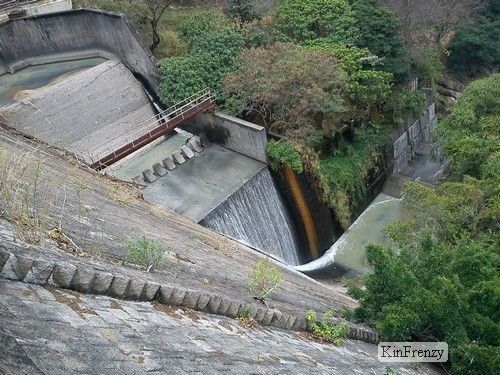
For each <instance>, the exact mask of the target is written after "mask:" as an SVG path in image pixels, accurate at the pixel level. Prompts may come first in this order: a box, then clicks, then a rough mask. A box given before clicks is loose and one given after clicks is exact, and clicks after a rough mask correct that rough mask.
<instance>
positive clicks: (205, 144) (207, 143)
mask: <svg viewBox="0 0 500 375" xmlns="http://www.w3.org/2000/svg"><path fill="white" fill-rule="evenodd" d="M200 143H201V145H202V147H210V146H212V142H211V141H210V139H208V137H207V136H206V135H202V136H201V137H200Z"/></svg>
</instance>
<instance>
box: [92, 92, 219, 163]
mask: <svg viewBox="0 0 500 375" xmlns="http://www.w3.org/2000/svg"><path fill="white" fill-rule="evenodd" d="M214 102H215V94H214V92H213V91H212V90H209V89H205V90H202V91H199V92H197V93H196V94H193V95H191V96H190V97H188V98H186V99H184V100H182V101H180V102H178V103H176V104H174V105H173V106H171V107H169V108H167V109H165V110H164V111H162V112H159V113H157V114H156V115H155V116H153V117H150V118H148V119H145V120H143V121H141V122H139V123H138V124H136V126H135V128H136V129H137V130H136V131H135V132H133V133H129V134H120V135H117V136H115V137H113V138H110V139H108V140H106V142H105V144H103V145H100V146H97V147H95V148H94V149H92V150H90V151H89V152H88V154H87V155H88V156H89V158H88V159H90V161H91V165H92V167H93V168H96V169H103V168H105V167H107V166H109V165H111V164H112V163H114V162H116V161H118V160H119V159H121V158H123V157H125V156H127V155H128V154H130V153H132V152H134V151H135V150H137V149H139V148H141V147H143V146H145V145H146V144H148V143H150V142H151V141H153V140H155V139H157V138H159V137H160V136H162V135H165V134H167V133H168V132H169V131H171V130H173V129H174V128H175V127H177V126H179V125H180V124H181V123H182V122H183V121H184V120H187V119H189V118H192V117H194V116H195V115H197V114H198V113H200V112H204V111H206V110H207V109H209V108H210V107H213V105H214ZM145 129H148V130H147V131H144V130H145ZM114 142H116V143H117V144H121V145H122V146H117V148H114V147H113V146H110V145H111V144H112V143H114ZM111 147H113V148H111Z"/></svg>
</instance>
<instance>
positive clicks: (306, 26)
mask: <svg viewBox="0 0 500 375" xmlns="http://www.w3.org/2000/svg"><path fill="white" fill-rule="evenodd" d="M276 20H277V22H276V29H277V31H278V32H279V33H280V34H281V35H282V39H283V41H293V42H297V43H303V42H307V41H311V40H315V39H326V40H328V41H331V42H335V43H339V44H341V45H346V44H349V43H352V42H354V40H355V36H356V33H357V29H356V19H355V15H354V12H353V11H352V9H351V7H350V6H349V3H348V2H347V1H346V0H283V1H281V2H280V4H279V6H278V10H277V13H276Z"/></svg>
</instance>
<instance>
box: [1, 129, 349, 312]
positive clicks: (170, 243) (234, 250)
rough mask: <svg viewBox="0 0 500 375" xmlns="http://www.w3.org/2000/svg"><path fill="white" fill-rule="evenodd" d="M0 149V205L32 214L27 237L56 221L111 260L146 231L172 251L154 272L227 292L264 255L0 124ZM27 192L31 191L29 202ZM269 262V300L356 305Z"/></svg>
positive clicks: (282, 304) (239, 289) (299, 308)
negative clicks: (2, 196) (273, 286)
mask: <svg viewBox="0 0 500 375" xmlns="http://www.w3.org/2000/svg"><path fill="white" fill-rule="evenodd" d="M0 149H2V154H1V156H0V161H1V162H0V169H1V173H0V177H1V178H2V180H3V181H4V182H5V184H3V185H1V184H0V188H2V189H4V188H8V189H9V190H8V191H10V192H15V194H12V193H10V195H9V200H8V201H3V200H0V207H1V208H2V209H3V210H4V211H3V212H4V214H5V215H8V217H11V218H12V219H13V220H14V219H16V220H20V219H22V218H23V216H19V213H20V212H21V213H22V212H26V211H22V208H23V207H24V209H26V207H28V209H29V210H31V211H30V212H35V213H36V216H37V217H38V218H39V220H40V221H39V222H40V223H41V227H37V226H34V227H31V226H30V227H19V228H20V230H22V231H23V234H24V235H25V236H27V237H28V238H34V239H37V238H45V237H46V236H47V231H48V230H50V229H52V228H54V227H58V226H61V228H62V230H63V231H64V234H65V235H66V236H67V237H68V238H69V239H71V241H73V242H74V243H75V244H76V245H77V246H78V250H77V251H76V253H77V254H81V255H82V256H86V257H88V256H95V257H97V258H98V259H102V262H104V263H106V264H109V265H110V266H115V265H119V264H120V263H121V262H122V261H123V260H124V259H125V258H126V256H127V252H126V250H125V245H126V244H127V242H130V241H136V240H137V239H138V238H140V236H146V237H148V238H150V239H152V240H155V241H157V242H158V243H159V244H160V245H161V246H162V247H164V248H165V249H167V250H168V252H169V253H170V254H171V257H170V258H169V261H168V262H167V264H166V265H165V266H164V267H162V268H161V269H160V270H158V272H155V273H153V274H152V275H154V277H155V278H156V277H157V278H158V280H163V282H164V283H171V284H177V285H182V286H183V287H184V288H186V289H190V290H198V291H206V292H210V293H213V294H219V295H220V294H223V295H225V296H227V297H228V298H232V299H236V298H241V297H242V296H243V295H245V296H248V295H249V293H248V291H247V289H246V286H247V282H248V275H249V274H250V272H251V270H252V268H253V267H254V265H255V263H256V262H257V261H258V260H259V259H262V258H263V257H264V256H263V255H261V254H259V253H258V252H256V251H254V250H252V249H250V248H248V247H246V246H244V245H242V244H239V243H238V242H236V241H232V240H229V239H227V238H225V237H222V236H220V235H218V234H216V233H214V232H212V231H210V230H208V229H206V228H203V227H202V226H200V225H198V224H196V223H194V222H193V221H192V220H189V219H187V218H184V217H182V216H181V215H179V214H176V213H174V212H172V211H170V210H168V209H166V208H165V207H164V206H161V205H153V204H151V203H149V202H146V201H144V200H143V199H141V198H140V193H139V191H138V190H135V189H133V188H131V187H130V186H129V185H127V184H123V183H118V182H114V181H111V180H110V179H109V178H106V177H103V176H100V175H99V174H97V173H95V172H94V171H91V170H89V169H88V168H85V167H81V166H79V165H77V164H76V163H75V162H71V159H69V158H67V157H61V153H60V151H58V150H54V149H51V148H48V147H46V146H44V145H43V144H40V143H36V142H33V141H30V140H28V139H26V138H24V137H20V136H18V135H15V134H13V133H10V132H8V131H6V130H4V129H0ZM205 152H206V150H205V151H204V152H203V153H202V154H200V155H203V154H205ZM193 160H200V159H199V157H196V158H194V159H193ZM178 168H180V167H178ZM18 171H23V172H22V174H19V173H18ZM11 189H13V190H11ZM2 193H5V191H4V190H2ZM32 197H36V198H37V199H36V204H35V205H34V206H33V202H32ZM7 203H8V204H7ZM26 205H28V206H26ZM33 210H34V211H33ZM63 245H64V244H63ZM61 246H62V245H61ZM66 247H67V246H66ZM70 249H71V247H70ZM61 254H63V255H64V256H71V254H68V252H61ZM270 262H271V263H272V264H273V265H274V266H275V267H277V268H278V269H279V270H280V272H281V273H282V274H283V282H282V283H281V285H280V288H278V289H277V290H275V292H274V293H273V295H272V296H271V297H270V298H269V301H268V303H269V305H270V306H273V307H275V308H277V309H279V310H281V311H283V312H286V313H294V314H296V315H298V316H305V313H306V312H307V310H309V309H313V310H315V311H318V312H324V311H325V310H327V309H329V310H332V311H333V312H334V313H335V314H340V312H341V311H342V309H343V308H345V307H353V306H355V305H356V303H355V301H354V300H352V299H351V298H349V297H347V296H345V295H344V294H342V293H341V292H340V291H339V289H336V287H329V286H325V285H322V284H320V283H318V282H315V281H314V280H312V279H310V278H308V277H306V276H304V275H302V274H301V273H299V272H297V271H294V270H292V269H291V268H290V267H287V266H285V265H283V264H281V263H278V262H275V261H272V260H270ZM157 283H158V282H157Z"/></svg>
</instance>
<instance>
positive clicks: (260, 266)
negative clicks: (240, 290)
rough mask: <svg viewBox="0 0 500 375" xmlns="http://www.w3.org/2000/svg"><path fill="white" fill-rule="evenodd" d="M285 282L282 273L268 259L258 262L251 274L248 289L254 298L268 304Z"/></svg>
mask: <svg viewBox="0 0 500 375" xmlns="http://www.w3.org/2000/svg"><path fill="white" fill-rule="evenodd" d="M282 280H283V274H282V273H281V271H280V270H279V269H278V268H277V267H274V266H273V265H271V264H270V263H269V261H268V260H267V259H261V260H258V261H257V263H255V266H254V267H253V269H252V272H250V276H249V278H248V284H247V289H248V291H249V292H250V293H253V294H254V298H255V299H257V300H259V301H261V302H262V303H264V304H266V302H265V300H266V298H268V297H269V296H270V295H271V293H272V292H273V291H274V290H276V289H277V288H278V287H279V286H280V284H281V281H282Z"/></svg>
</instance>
